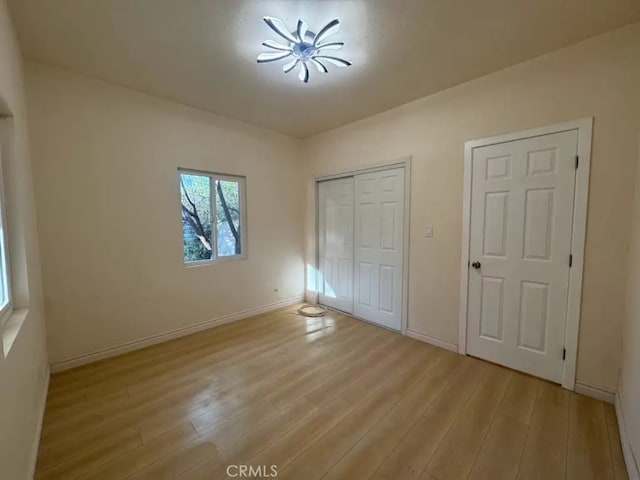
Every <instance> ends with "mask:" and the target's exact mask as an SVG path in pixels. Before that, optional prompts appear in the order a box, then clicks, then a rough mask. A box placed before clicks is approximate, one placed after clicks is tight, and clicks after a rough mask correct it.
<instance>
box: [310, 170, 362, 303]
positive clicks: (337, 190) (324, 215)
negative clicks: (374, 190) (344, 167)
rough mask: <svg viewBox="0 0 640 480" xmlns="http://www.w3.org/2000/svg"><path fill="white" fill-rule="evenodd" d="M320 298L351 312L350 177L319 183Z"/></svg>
mask: <svg viewBox="0 0 640 480" xmlns="http://www.w3.org/2000/svg"><path fill="white" fill-rule="evenodd" d="M318 205H319V215H318V247H319V257H320V258H319V260H320V262H319V277H320V278H319V284H320V286H319V290H320V291H319V301H320V303H322V304H323V305H326V306H328V307H332V308H336V309H338V310H342V311H344V312H347V313H353V284H354V281H353V261H354V260H353V236H354V234H353V177H347V178H340V179H337V180H328V181H324V182H320V183H319V184H318Z"/></svg>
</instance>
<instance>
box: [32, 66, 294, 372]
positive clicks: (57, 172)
mask: <svg viewBox="0 0 640 480" xmlns="http://www.w3.org/2000/svg"><path fill="white" fill-rule="evenodd" d="M26 72H27V73H26V78H27V84H28V92H29V98H28V105H29V114H30V119H31V123H30V129H31V139H32V149H33V158H34V178H35V184H36V201H37V209H38V227H39V231H40V248H41V251H42V257H43V265H42V271H43V281H44V289H45V304H46V312H47V322H48V332H49V333H48V340H49V358H50V361H51V363H52V364H54V365H55V364H58V363H60V362H63V361H66V360H69V359H71V358H75V357H78V356H82V355H86V354H90V353H94V352H98V351H102V350H105V349H109V348H112V347H116V346H119V345H123V344H126V343H128V342H133V341H137V340H140V339H145V338H149V337H151V336H154V335H158V334H162V333H166V332H170V331H173V330H176V329H180V328H184V327H190V326H193V325H195V324H197V323H199V322H204V321H207V320H210V319H215V318H218V317H221V316H225V315H230V314H235V313H238V312H242V311H245V310H247V309H251V308H256V307H261V306H264V305H268V304H272V303H274V302H278V301H281V300H287V299H291V298H295V297H298V298H300V297H301V296H302V294H303V291H304V264H303V240H302V238H303V229H302V219H303V206H302V203H303V202H302V198H303V194H302V192H303V187H302V186H301V184H300V178H301V164H300V158H299V147H300V143H299V141H296V140H293V139H290V138H288V137H285V136H282V135H279V134H275V133H271V132H268V131H265V130H262V129H258V128H255V127H250V126H247V125H245V124H242V123H239V122H234V121H231V120H226V119H223V118H220V117H217V116H215V115H211V114H207V113H204V112H201V111H197V110H194V109H191V108H187V107H183V106H180V105H177V104H174V103H171V102H167V101H164V100H160V99H158V98H155V97H151V96H147V95H143V94H140V93H136V92H134V91H131V90H128V89H124V88H120V87H117V86H115V85H112V84H109V83H104V82H100V81H96V80H92V79H89V78H86V77H82V76H78V75H75V74H72V73H69V72H66V71H63V70H58V69H53V68H50V67H45V66H42V65H38V64H27V69H26ZM178 167H188V168H194V169H200V170H207V171H214V172H221V173H228V174H239V175H246V176H247V207H248V219H247V233H248V259H247V260H240V261H229V262H223V263H219V264H214V265H202V266H197V267H188V268H186V267H185V266H184V265H183V261H182V228H181V219H180V218H181V217H180V203H179V185H178V177H177V168H178ZM276 288H277V289H278V292H274V289H276Z"/></svg>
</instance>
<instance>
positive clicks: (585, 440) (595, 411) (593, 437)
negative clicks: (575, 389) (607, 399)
mask: <svg viewBox="0 0 640 480" xmlns="http://www.w3.org/2000/svg"><path fill="white" fill-rule="evenodd" d="M612 478H613V459H612V457H611V447H610V445H609V434H608V431H607V421H606V419H605V413H604V404H603V403H602V402H600V401H598V400H594V399H593V398H588V397H585V396H584V395H578V394H572V395H571V409H570V415H569V442H568V453H567V479H568V480H578V479H579V480H590V479H593V480H595V479H598V480H610V479H612Z"/></svg>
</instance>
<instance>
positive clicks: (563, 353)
mask: <svg viewBox="0 0 640 480" xmlns="http://www.w3.org/2000/svg"><path fill="white" fill-rule="evenodd" d="M566 359H567V349H566V348H563V349H562V360H566Z"/></svg>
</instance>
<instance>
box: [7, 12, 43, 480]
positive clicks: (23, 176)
mask: <svg viewBox="0 0 640 480" xmlns="http://www.w3.org/2000/svg"><path fill="white" fill-rule="evenodd" d="M0 113H2V114H4V115H11V116H12V118H11V119H9V120H3V121H1V122H0V130H1V134H2V169H3V174H4V190H5V192H4V193H5V204H6V210H7V217H8V218H7V231H8V240H9V257H10V258H9V259H10V261H11V279H12V287H13V302H14V306H15V307H16V308H17V309H20V314H19V315H16V316H13V317H12V318H10V320H9V323H8V324H7V326H6V327H5V328H4V329H0V337H2V338H1V340H2V341H0V478H2V479H3V480H5V479H6V480H23V479H25V478H27V477H28V475H29V472H31V471H32V470H31V468H32V460H33V459H34V458H35V457H32V455H33V453H34V449H33V447H34V445H35V444H34V442H35V440H36V432H37V424H38V420H39V416H40V413H41V411H42V410H41V408H42V406H43V401H44V394H45V392H44V384H45V380H46V376H47V352H46V345H45V333H44V315H43V305H42V287H41V278H40V266H39V264H38V248H37V234H36V227H35V225H36V223H35V208H34V203H33V187H32V181H31V164H30V160H29V145H28V139H27V119H26V107H25V104H24V90H23V79H22V64H21V59H20V54H19V51H18V46H17V43H16V39H15V34H14V31H13V28H12V26H11V22H10V20H9V16H8V13H7V8H6V5H5V2H4V0H0ZM25 314H26V316H25ZM16 334H17V336H16ZM10 339H11V340H12V341H10ZM9 347H10V348H9Z"/></svg>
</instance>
